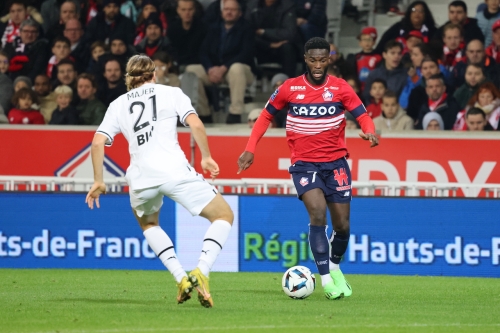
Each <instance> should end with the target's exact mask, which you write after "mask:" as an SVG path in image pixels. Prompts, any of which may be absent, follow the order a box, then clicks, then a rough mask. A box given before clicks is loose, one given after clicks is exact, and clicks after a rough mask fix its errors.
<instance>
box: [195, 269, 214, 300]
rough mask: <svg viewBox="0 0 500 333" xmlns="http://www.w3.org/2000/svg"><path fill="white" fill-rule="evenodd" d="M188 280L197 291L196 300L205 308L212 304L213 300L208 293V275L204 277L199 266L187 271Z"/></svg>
mask: <svg viewBox="0 0 500 333" xmlns="http://www.w3.org/2000/svg"><path fill="white" fill-rule="evenodd" d="M189 280H190V281H191V283H192V284H193V286H194V287H195V288H196V291H198V301H200V304H201V305H202V306H204V307H206V308H211V307H212V306H214V301H213V300H212V296H211V295H210V287H209V285H208V277H206V276H205V275H204V274H203V273H202V272H201V271H200V269H199V268H195V269H194V270H193V271H191V273H189Z"/></svg>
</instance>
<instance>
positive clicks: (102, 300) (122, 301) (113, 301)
mask: <svg viewBox="0 0 500 333" xmlns="http://www.w3.org/2000/svg"><path fill="white" fill-rule="evenodd" d="M50 301H51V302H82V303H99V304H133V305H162V304H164V302H163V301H161V300H158V301H138V300H134V299H109V298H55V299H51V300H50Z"/></svg>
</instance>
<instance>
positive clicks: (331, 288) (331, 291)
mask: <svg viewBox="0 0 500 333" xmlns="http://www.w3.org/2000/svg"><path fill="white" fill-rule="evenodd" d="M323 289H324V291H325V297H326V298H328V299H330V300H335V299H341V298H343V297H344V293H343V292H342V290H341V289H340V288H339V287H337V286H336V285H335V283H333V281H331V282H329V283H327V284H326V286H324V287H323Z"/></svg>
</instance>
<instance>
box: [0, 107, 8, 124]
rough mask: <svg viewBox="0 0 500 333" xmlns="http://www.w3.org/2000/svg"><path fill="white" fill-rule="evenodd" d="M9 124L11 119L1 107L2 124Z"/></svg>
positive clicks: (0, 120)
mask: <svg viewBox="0 0 500 333" xmlns="http://www.w3.org/2000/svg"><path fill="white" fill-rule="evenodd" d="M8 123H9V119H7V116H6V115H5V110H4V109H3V107H2V106H1V105H0V124H8Z"/></svg>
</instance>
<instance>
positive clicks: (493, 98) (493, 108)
mask: <svg viewBox="0 0 500 333" xmlns="http://www.w3.org/2000/svg"><path fill="white" fill-rule="evenodd" d="M470 108H478V109H481V110H483V112H484V114H485V115H486V120H487V121H488V123H489V126H491V128H492V129H495V130H498V129H500V126H498V124H499V121H500V91H499V90H498V88H497V87H495V85H494V84H493V83H491V82H486V83H483V84H482V85H481V86H480V87H479V88H478V89H477V91H476V93H475V94H474V95H473V96H472V97H471V99H470V100H469V102H468V103H467V106H466V107H465V110H463V111H460V112H459V113H458V115H457V120H456V122H455V125H454V126H453V129H454V130H456V131H465V130H466V129H467V124H466V121H465V113H466V112H467V111H468V110H469V109H470Z"/></svg>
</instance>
